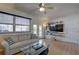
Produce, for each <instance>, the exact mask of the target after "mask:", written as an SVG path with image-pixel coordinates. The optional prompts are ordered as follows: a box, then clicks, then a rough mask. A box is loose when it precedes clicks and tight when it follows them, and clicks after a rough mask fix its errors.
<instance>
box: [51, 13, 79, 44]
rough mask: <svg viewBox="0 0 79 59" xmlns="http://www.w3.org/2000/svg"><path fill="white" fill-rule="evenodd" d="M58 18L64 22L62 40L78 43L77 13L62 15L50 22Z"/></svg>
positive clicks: (78, 25) (78, 24) (78, 15)
mask: <svg viewBox="0 0 79 59" xmlns="http://www.w3.org/2000/svg"><path fill="white" fill-rule="evenodd" d="M60 20H62V21H63V22H64V35H65V37H64V39H63V41H67V42H73V43H78V44H79V13H78V12H77V13H74V14H71V15H68V16H63V17H60V18H57V19H54V20H52V22H53V21H60ZM60 40H61V39H60Z"/></svg>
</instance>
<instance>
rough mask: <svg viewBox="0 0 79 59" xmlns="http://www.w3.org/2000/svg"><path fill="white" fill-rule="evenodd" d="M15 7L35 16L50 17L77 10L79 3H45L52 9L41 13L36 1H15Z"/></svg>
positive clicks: (78, 9)
mask: <svg viewBox="0 0 79 59" xmlns="http://www.w3.org/2000/svg"><path fill="white" fill-rule="evenodd" d="M15 5H16V8H17V9H19V10H21V11H24V12H28V13H30V14H32V15H36V16H39V17H41V16H48V17H51V18H56V17H59V16H63V15H68V14H71V13H74V12H79V4H78V3H47V4H46V5H47V6H50V7H53V8H54V9H51V10H48V9H47V13H46V14H44V13H41V12H39V11H38V10H37V8H38V5H39V4H38V3H16V4H15Z"/></svg>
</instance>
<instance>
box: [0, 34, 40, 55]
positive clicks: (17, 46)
mask: <svg viewBox="0 0 79 59" xmlns="http://www.w3.org/2000/svg"><path fill="white" fill-rule="evenodd" d="M32 35H33V34H32ZM32 35H31V34H30V33H21V34H10V35H3V36H2V38H1V39H0V43H1V45H2V46H3V47H4V49H5V54H6V55H12V54H15V53H17V52H19V51H21V48H24V47H26V46H30V45H32V44H34V43H35V42H37V41H39V39H37V38H34V37H32ZM34 36H35V35H34ZM7 40H8V41H7Z"/></svg>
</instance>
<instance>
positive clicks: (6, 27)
mask: <svg viewBox="0 0 79 59" xmlns="http://www.w3.org/2000/svg"><path fill="white" fill-rule="evenodd" d="M2 32H13V16H11V15H7V14H2V13H0V33H2Z"/></svg>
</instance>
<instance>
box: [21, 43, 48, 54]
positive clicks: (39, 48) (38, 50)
mask: <svg viewBox="0 0 79 59" xmlns="http://www.w3.org/2000/svg"><path fill="white" fill-rule="evenodd" d="M21 51H22V52H23V53H24V55H47V54H48V48H47V47H46V46H44V45H43V44H40V43H35V44H33V45H32V46H27V47H24V48H22V49H21Z"/></svg>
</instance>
